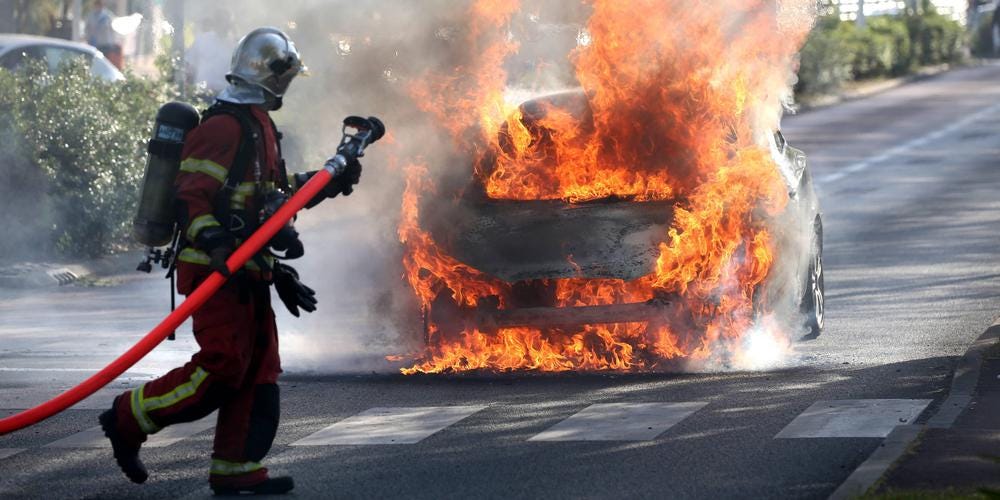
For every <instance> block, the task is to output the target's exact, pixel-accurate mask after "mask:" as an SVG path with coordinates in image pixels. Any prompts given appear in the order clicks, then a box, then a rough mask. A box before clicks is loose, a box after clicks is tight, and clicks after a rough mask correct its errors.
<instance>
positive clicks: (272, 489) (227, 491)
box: [211, 476, 295, 496]
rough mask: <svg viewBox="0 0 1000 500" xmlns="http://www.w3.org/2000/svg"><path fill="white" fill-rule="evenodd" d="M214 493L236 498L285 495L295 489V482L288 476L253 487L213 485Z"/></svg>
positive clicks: (265, 481) (272, 478)
mask: <svg viewBox="0 0 1000 500" xmlns="http://www.w3.org/2000/svg"><path fill="white" fill-rule="evenodd" d="M211 486H212V492H213V493H215V495H216V496H234V495H242V494H243V493H249V494H251V495H284V494H285V493H288V492H289V491H292V489H294V488H295V481H293V480H292V478H291V477H288V476H278V477H269V478H267V479H265V480H263V481H261V482H259V483H257V484H254V485H252V486H223V485H220V484H213V485H211Z"/></svg>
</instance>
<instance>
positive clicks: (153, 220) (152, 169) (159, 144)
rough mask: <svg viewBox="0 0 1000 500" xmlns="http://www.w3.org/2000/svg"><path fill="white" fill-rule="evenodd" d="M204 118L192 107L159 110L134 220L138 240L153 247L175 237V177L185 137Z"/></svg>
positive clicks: (171, 106)
mask: <svg viewBox="0 0 1000 500" xmlns="http://www.w3.org/2000/svg"><path fill="white" fill-rule="evenodd" d="M200 121H201V117H200V115H199V114H198V110H196V109H195V108H194V106H191V105H190V104H185V103H182V102H169V103H167V104H164V105H163V106H162V107H160V110H159V111H158V112H157V113H156V123H155V124H154V125H153V137H152V138H151V139H150V140H149V146H148V148H147V151H148V152H149V158H148V160H147V161H146V174H145V176H144V177H143V180H142V192H141V193H140V196H139V209H138V211H137V213H136V216H135V219H134V220H133V221H132V235H133V237H134V238H135V240H136V241H138V242H139V243H142V244H143V245H146V246H150V247H161V246H165V245H169V244H170V241H171V239H172V237H173V234H174V223H175V219H176V212H175V208H174V178H175V177H177V171H178V170H179V169H180V163H181V150H182V149H183V148H184V137H185V136H186V135H187V133H188V132H189V131H190V130H191V129H193V128H195V127H197V126H198V123H199V122H200Z"/></svg>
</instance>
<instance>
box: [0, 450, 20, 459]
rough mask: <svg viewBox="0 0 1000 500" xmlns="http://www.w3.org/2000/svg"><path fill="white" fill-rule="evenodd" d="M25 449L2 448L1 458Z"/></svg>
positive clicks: (0, 451) (11, 455)
mask: <svg viewBox="0 0 1000 500" xmlns="http://www.w3.org/2000/svg"><path fill="white" fill-rule="evenodd" d="M24 450H25V448H0V460H3V459H5V458H10V457H13V456H14V455H17V454H18V453H21V452H22V451H24Z"/></svg>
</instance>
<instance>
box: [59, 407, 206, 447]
mask: <svg viewBox="0 0 1000 500" xmlns="http://www.w3.org/2000/svg"><path fill="white" fill-rule="evenodd" d="M215 418H216V414H215V413H213V414H211V415H209V416H207V417H205V418H203V419H201V420H197V421H194V422H188V423H185V424H177V425H171V426H170V427H167V428H165V429H163V430H162V431H160V432H157V433H156V434H153V435H152V436H149V440H147V441H146V442H145V443H143V445H142V447H143V448H163V447H165V446H170V445H172V444H174V443H176V442H178V441H182V440H184V439H187V438H189V437H191V436H194V435H195V434H198V433H201V432H203V431H206V430H208V429H211V428H213V427H215ZM110 447H111V442H110V441H108V438H106V437H104V432H102V431H101V428H100V426H98V427H91V428H90V429H87V430H85V431H82V432H78V433H76V434H73V435H72V436H68V437H65V438H62V439H60V440H58V441H53V442H51V443H49V444H47V445H45V448H110Z"/></svg>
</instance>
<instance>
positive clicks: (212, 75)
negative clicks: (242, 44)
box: [184, 10, 236, 98]
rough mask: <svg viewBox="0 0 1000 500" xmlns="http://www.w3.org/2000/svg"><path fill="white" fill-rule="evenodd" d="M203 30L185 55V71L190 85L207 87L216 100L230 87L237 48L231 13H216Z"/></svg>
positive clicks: (204, 24) (205, 22)
mask: <svg viewBox="0 0 1000 500" xmlns="http://www.w3.org/2000/svg"><path fill="white" fill-rule="evenodd" d="M202 28H203V29H202V30H201V32H200V33H198V35H196V36H195V39H194V43H192V44H191V46H190V47H189V48H188V49H187V51H186V52H185V55H184V61H185V65H186V66H185V71H186V74H187V82H188V83H189V84H191V85H198V86H204V87H205V88H206V90H208V91H209V92H210V93H211V95H212V97H213V98H214V96H215V95H217V94H218V93H219V92H222V91H223V90H225V88H226V87H227V86H228V85H229V84H228V82H227V81H226V73H227V72H228V71H229V62H230V57H229V56H230V54H232V53H233V48H235V46H236V42H235V41H234V40H233V39H232V34H233V20H232V17H231V16H230V14H229V12H228V11H224V10H216V11H215V12H213V13H212V15H210V16H208V17H206V18H205V20H204V21H203V26H202Z"/></svg>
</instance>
